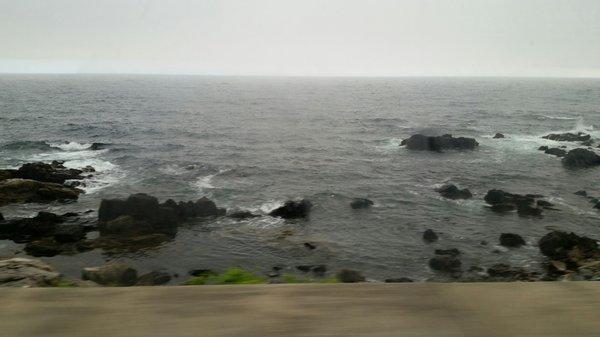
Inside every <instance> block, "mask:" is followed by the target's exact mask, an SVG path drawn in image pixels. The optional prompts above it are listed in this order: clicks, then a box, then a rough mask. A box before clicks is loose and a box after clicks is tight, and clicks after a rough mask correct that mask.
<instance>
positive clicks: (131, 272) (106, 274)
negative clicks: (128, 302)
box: [81, 263, 138, 287]
mask: <svg viewBox="0 0 600 337" xmlns="http://www.w3.org/2000/svg"><path fill="white" fill-rule="evenodd" d="M81 278H82V279H84V280H90V281H93V282H96V283H98V284H102V285H105V286H125V287H126V286H132V285H135V284H136V283H137V280H138V278H137V271H136V270H135V269H133V268H131V267H129V266H128V265H126V264H123V263H108V264H105V265H103V266H100V267H91V268H84V269H83V271H82V272H81Z"/></svg>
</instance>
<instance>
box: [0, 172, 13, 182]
mask: <svg viewBox="0 0 600 337" xmlns="http://www.w3.org/2000/svg"><path fill="white" fill-rule="evenodd" d="M16 173H17V170H10V169H9V170H0V181H2V180H8V179H14V178H16Z"/></svg>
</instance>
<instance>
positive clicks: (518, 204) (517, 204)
mask: <svg viewBox="0 0 600 337" xmlns="http://www.w3.org/2000/svg"><path fill="white" fill-rule="evenodd" d="M541 197H542V196H541V195H534V194H526V195H520V194H512V193H508V192H504V191H502V190H490V191H488V193H487V194H486V195H485V197H484V200H485V201H486V202H487V203H488V204H490V205H492V210H493V211H495V212H506V211H511V210H514V209H517V213H518V214H519V215H520V216H539V215H541V214H542V209H541V208H537V207H535V205H536V204H535V199H536V198H541Z"/></svg>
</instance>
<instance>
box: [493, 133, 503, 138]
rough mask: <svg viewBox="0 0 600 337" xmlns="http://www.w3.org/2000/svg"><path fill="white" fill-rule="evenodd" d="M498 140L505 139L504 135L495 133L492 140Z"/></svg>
mask: <svg viewBox="0 0 600 337" xmlns="http://www.w3.org/2000/svg"><path fill="white" fill-rule="evenodd" d="M498 138H505V137H504V135H503V134H501V133H499V132H498V133H496V134H495V135H494V139H498Z"/></svg>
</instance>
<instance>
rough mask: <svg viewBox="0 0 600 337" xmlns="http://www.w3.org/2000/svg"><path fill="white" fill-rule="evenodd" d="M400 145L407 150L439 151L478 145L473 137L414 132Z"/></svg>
mask: <svg viewBox="0 0 600 337" xmlns="http://www.w3.org/2000/svg"><path fill="white" fill-rule="evenodd" d="M400 145H401V146H403V145H405V146H406V148H407V149H409V150H419V151H438V152H440V151H442V150H473V149H475V148H476V147H477V146H479V143H478V142H477V141H476V140H475V139H474V138H466V137H457V138H455V137H453V136H452V135H443V136H425V135H421V134H416V135H413V136H410V138H407V139H404V140H403V141H402V142H401V143H400Z"/></svg>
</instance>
